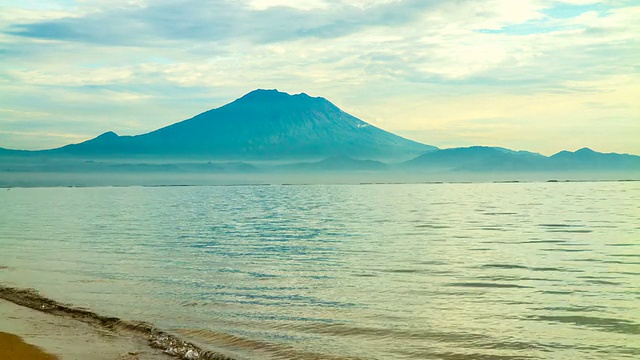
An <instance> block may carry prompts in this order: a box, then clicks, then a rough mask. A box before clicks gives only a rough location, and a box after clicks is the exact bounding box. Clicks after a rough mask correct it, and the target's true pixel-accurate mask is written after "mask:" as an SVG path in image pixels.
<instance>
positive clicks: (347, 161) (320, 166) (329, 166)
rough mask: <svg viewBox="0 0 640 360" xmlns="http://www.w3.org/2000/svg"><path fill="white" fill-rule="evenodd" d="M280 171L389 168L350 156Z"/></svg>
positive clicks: (294, 164) (308, 163) (375, 162)
mask: <svg viewBox="0 0 640 360" xmlns="http://www.w3.org/2000/svg"><path fill="white" fill-rule="evenodd" d="M277 169H278V170H289V171H383V170H388V169H389V166H388V165H387V164H385V163H383V162H380V161H376V160H357V159H353V158H351V157H348V156H334V157H329V158H326V159H323V160H320V161H316V162H300V163H292V164H285V165H280V166H278V167H277Z"/></svg>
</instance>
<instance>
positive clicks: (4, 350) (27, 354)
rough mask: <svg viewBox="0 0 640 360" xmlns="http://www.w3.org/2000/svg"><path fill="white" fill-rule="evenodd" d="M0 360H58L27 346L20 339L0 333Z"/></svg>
mask: <svg viewBox="0 0 640 360" xmlns="http://www.w3.org/2000/svg"><path fill="white" fill-rule="evenodd" d="M0 359H7V360H20V359H22V360H58V358H57V357H56V356H53V355H51V354H47V353H46V352H44V351H42V349H40V348H39V347H37V346H34V345H31V344H28V343H26V342H24V340H22V338H21V337H19V336H17V335H14V334H9V333H5V332H1V331H0Z"/></svg>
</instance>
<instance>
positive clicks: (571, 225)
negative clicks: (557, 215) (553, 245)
mask: <svg viewBox="0 0 640 360" xmlns="http://www.w3.org/2000/svg"><path fill="white" fill-rule="evenodd" d="M538 226H539V227H542V228H552V229H554V228H576V227H584V225H576V224H538Z"/></svg>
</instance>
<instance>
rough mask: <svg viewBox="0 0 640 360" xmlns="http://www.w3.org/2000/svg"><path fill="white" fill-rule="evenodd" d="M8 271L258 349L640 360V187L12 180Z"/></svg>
mask: <svg viewBox="0 0 640 360" xmlns="http://www.w3.org/2000/svg"><path fill="white" fill-rule="evenodd" d="M0 266H6V267H8V268H7V269H2V270H0V283H2V284H5V285H12V286H19V287H31V288H35V289H37V290H38V291H40V292H41V293H42V294H44V295H45V296H49V297H51V298H54V299H56V300H60V301H62V302H67V303H70V304H73V305H77V306H82V307H87V308H90V309H92V310H94V311H96V312H99V313H102V314H106V315H113V316H118V317H121V318H124V319H128V320H144V321H148V322H151V323H154V324H156V325H158V326H159V327H161V328H163V329H167V330H170V331H171V332H174V333H176V334H178V335H180V336H182V337H185V338H187V339H189V340H192V341H194V342H196V343H198V344H200V345H202V346H204V347H207V348H210V349H217V350H220V351H222V352H224V353H226V354H228V355H232V356H235V357H237V358H239V359H456V360H461V359H638V358H640V183H639V182H592V183H589V182H585V183H476V184H414V185H400V184H398V185H353V186H347V185H334V186H329V185H327V186H323V185H314V186H275V185H274V186H229V187H224V186H217V187H216V186H214V187H96V188H14V189H10V190H7V189H0Z"/></svg>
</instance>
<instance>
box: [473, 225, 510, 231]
mask: <svg viewBox="0 0 640 360" xmlns="http://www.w3.org/2000/svg"><path fill="white" fill-rule="evenodd" d="M480 230H483V231H510V230H511V229H505V228H503V227H497V226H484V227H481V228H480Z"/></svg>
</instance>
